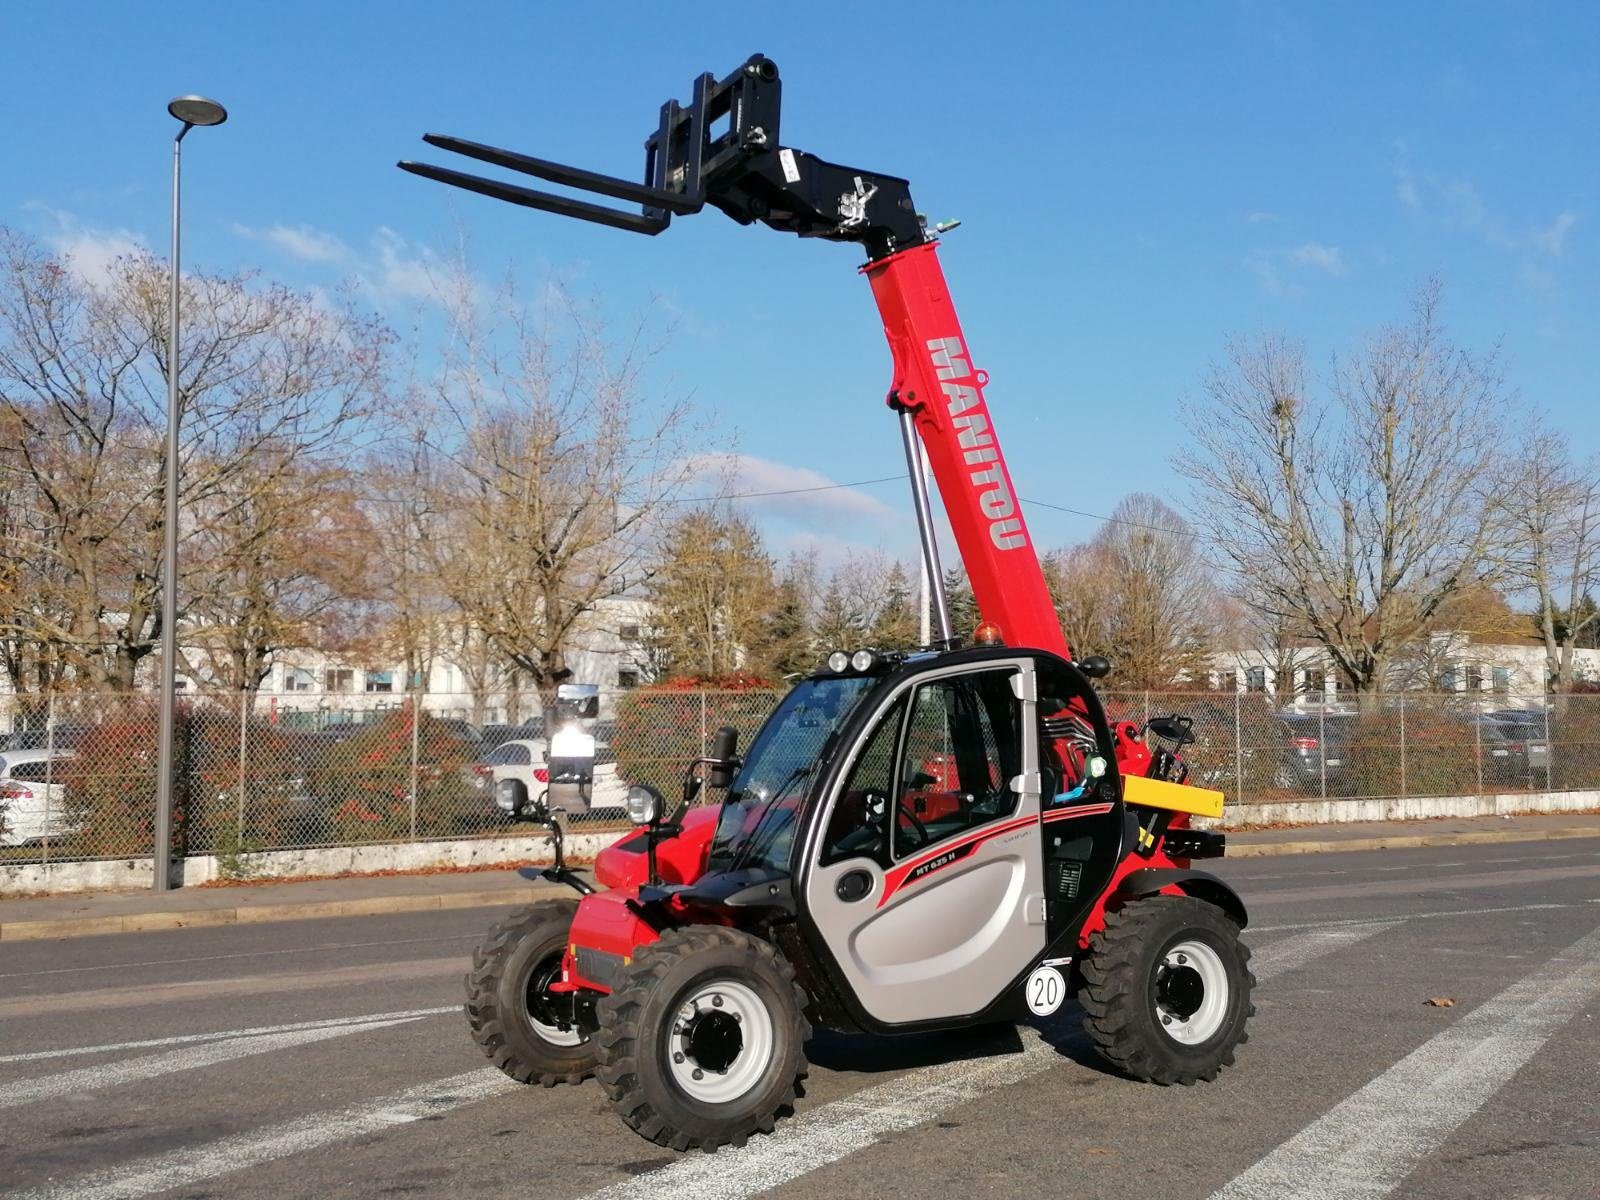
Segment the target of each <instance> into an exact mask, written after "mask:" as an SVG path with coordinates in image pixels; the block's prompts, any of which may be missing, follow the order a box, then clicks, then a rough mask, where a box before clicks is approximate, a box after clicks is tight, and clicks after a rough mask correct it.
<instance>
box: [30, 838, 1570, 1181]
mask: <svg viewBox="0 0 1600 1200" xmlns="http://www.w3.org/2000/svg"><path fill="white" fill-rule="evenodd" d="M1220 870H1221V872H1222V873H1224V874H1225V875H1226V876H1227V877H1228V878H1229V879H1230V880H1231V881H1232V882H1233V883H1234V884H1235V886H1236V887H1238V888H1239V890H1240V891H1241V892H1242V893H1243V895H1244V896H1245V898H1246V900H1247V902H1248V903H1249V904H1250V906H1251V910H1252V918H1253V920H1252V926H1251V929H1250V931H1249V933H1248V939H1249V941H1250V943H1251V945H1252V946H1253V947H1254V949H1255V955H1256V957H1255V968H1256V975H1257V978H1258V981H1259V983H1258V988H1257V995H1256V999H1257V1004H1258V1007H1259V1012H1258V1015H1257V1017H1256V1018H1255V1020H1254V1022H1253V1024H1252V1027H1251V1039H1250V1042H1249V1044H1248V1045H1247V1046H1246V1047H1245V1048H1244V1050H1243V1051H1242V1053H1241V1055H1240V1060H1239V1063H1238V1064H1237V1066H1236V1067H1235V1068H1233V1069H1232V1070H1230V1071H1227V1072H1225V1073H1224V1075H1223V1076H1222V1078H1221V1079H1220V1080H1219V1081H1218V1082H1217V1083H1215V1084H1213V1085H1209V1086H1206V1085H1201V1086H1198V1087H1195V1088H1187V1089H1160V1088H1155V1087H1151V1086H1147V1085H1140V1084H1135V1083H1132V1082H1130V1081H1127V1080H1125V1079H1122V1078H1119V1077H1117V1076H1115V1075H1112V1074H1109V1073H1107V1072H1106V1071H1105V1070H1103V1069H1102V1068H1101V1067H1100V1066H1099V1065H1098V1063H1097V1062H1096V1060H1095V1059H1094V1058H1093V1056H1092V1055H1091V1054H1090V1052H1089V1050H1088V1046H1087V1043H1086V1041H1085V1040H1084V1039H1083V1038H1082V1037H1081V1036H1080V1035H1079V1034H1078V1032H1077V1019H1076V1016H1075V1015H1074V1014H1073V1012H1072V1010H1071V1009H1070V1008H1069V1009H1068V1010H1066V1014H1065V1017H1064V1019H1061V1020H1056V1021H1053V1022H1050V1023H1046V1024H1043V1025H1040V1026H1039V1027H1037V1028H1033V1027H1028V1028H1023V1029H1021V1030H1017V1031H1012V1030H1010V1029H1003V1030H994V1031H985V1032H969V1033H962V1034H944V1035H929V1036H921V1037H915V1038H907V1039H901V1040H873V1039H868V1038H859V1037H841V1036H835V1035H821V1036H819V1037H817V1038H816V1039H815V1040H814V1042H813V1043H812V1045H811V1047H810V1057H811V1059H812V1062H813V1072H812V1076H811V1079H810V1085H809V1089H808V1095H807V1096H806V1097H805V1099H804V1100H802V1102H801V1105H800V1108H799V1110H798V1112H797V1114H796V1116H795V1117H794V1118H793V1119H791V1120H790V1121H788V1122H787V1123H786V1124H783V1125H781V1126H780V1131H779V1133H778V1134H777V1135H776V1136H774V1137H771V1138H766V1139H757V1140H756V1141H754V1142H752V1144H751V1145H750V1146H749V1147H748V1148H746V1149H745V1150H742V1151H729V1150H724V1151H723V1152H721V1153H719V1154H717V1155H715V1156H705V1155H692V1156H687V1157H678V1156H675V1155H673V1154H671V1153H670V1152H668V1151H664V1150H662V1149H660V1148H658V1147H656V1146H654V1145H651V1144H650V1143H647V1142H644V1141H642V1140H640V1139H639V1138H638V1137H637V1136H635V1135H634V1134H633V1133H631V1132H630V1131H629V1130H627V1129H626V1128H625V1127H624V1126H623V1125H622V1124H621V1122H620V1121H618V1120H617V1119H616V1118H615V1117H614V1116H613V1115H612V1114H611V1113H610V1111H609V1109H608V1108H607V1105H606V1103H605V1101H604V1098H603V1097H602V1095H601V1093H600V1091H599V1089H598V1088H597V1087H596V1086H595V1085H594V1084H592V1083H590V1084H585V1085H583V1086H581V1087H578V1088H563V1089H557V1090H552V1091H546V1090H543V1089H537V1088H535V1089H527V1088H523V1087H520V1086H518V1085H516V1084H513V1083H511V1082H510V1081H509V1080H507V1079H505V1078H504V1077H503V1076H500V1075H499V1074H498V1073H496V1072H494V1071H492V1070H490V1069H488V1068H487V1067H486V1066H485V1065H484V1063H483V1060H482V1059H481V1057H480V1056H479V1054H478V1051H477V1049H476V1047H474V1046H473V1045H472V1043H471V1042H470V1041H469V1040H468V1038H467V1035H466V1031H465V1028H464V1022H463V1020H462V1018H461V1016H460V1013H459V1011H458V1004H459V998H460V974H461V971H462V968H463V966H464V963H465V958H466V954H467V951H468V950H469V948H470V946H471V944H472V942H473V940H474V939H475V938H476V936H477V935H478V933H479V932H480V931H481V930H482V928H484V927H486V926H487V925H488V924H489V923H490V922H492V921H493V920H495V919H497V917H498V916H499V915H501V913H502V912H503V911H504V910H494V909H485V910H471V911H458V912H443V913H429V914H411V915H397V916H386V917H367V918H356V919H338V920H322V921H307V922H286V923H283V924H276V925H258V926H239V927H233V928H223V929H213V930H186V931H178V932H172V933H149V934H128V935H117V936H108V937H89V938H81V939H76V940H71V941H61V942H36V943H17V944H9V943H8V944H6V945H5V946H4V947H0V1109H4V1119H3V1120H0V1167H3V1169H0V1189H4V1194H5V1195H7V1196H14V1197H30V1198H34V1197H38V1198H42V1197H66V1196H73V1197H108V1198H109V1197H140V1196H148V1195H157V1194H164V1193H170V1194H172V1195H175V1196H189V1197H199V1196H211V1195H221V1194H226V1195H228V1196H230V1197H255V1196H261V1197H266V1196H299V1195H325V1194H329V1193H334V1192H337V1193H338V1194H340V1195H349V1196H394V1195H468V1194H471V1195H478V1196H486V1197H492V1196H518V1197H606V1198H608V1200H624V1198H629V1197H640V1198H643V1197H647V1196H658V1195H671V1196H683V1197H700V1196H705V1197H742V1196H752V1195H758V1194H766V1193H768V1192H771V1193H773V1194H776V1195H780V1196H786V1197H811V1196H816V1197H823V1196H826V1197H829V1198H830V1200H837V1198H838V1197H857V1196H861V1197H866V1196H883V1195H889V1194H893V1193H899V1192H913V1193H926V1192H933V1193H935V1194H962V1195H971V1196H1018V1195H1035V1196H1064V1195H1071V1196H1083V1197H1099V1196H1104V1197H1117V1198H1119V1200H1125V1198H1126V1197H1128V1196H1130V1195H1132V1196H1146V1197H1195V1198H1199V1200H1204V1198H1206V1197H1212V1196H1219V1197H1228V1198H1230V1200H1232V1198H1245V1197H1262V1198H1265V1197H1282V1196H1326V1197H1360V1196H1382V1195H1389V1194H1393V1195H1398V1196H1408V1197H1438V1198H1441V1200H1442V1198H1445V1197H1450V1198H1460V1197H1477V1196H1484V1197H1488V1196H1494V1197H1497V1198H1503V1197H1593V1196H1600V1120H1597V1118H1596V1115H1595V1114H1596V1103H1595V1100H1594V1064H1595V1063H1596V1062H1600V841H1587V840H1577V841H1565V842H1553V843H1552V842H1535V843H1518V844H1509V845H1490V846H1480V847H1470V848H1464V847H1455V848H1438V849H1426V850H1414V851H1401V852H1387V853H1343V854H1323V855H1314V856H1289V857H1278V858H1260V859H1251V860H1239V861H1235V862H1226V861H1225V862H1224V863H1223V864H1222V865H1221V868H1220ZM1430 999H1431V1000H1435V1001H1439V1002H1441V1003H1439V1004H1436V1005H1431V1004H1429V1003H1428V1001H1429V1000H1430ZM1446 1001H1448V1002H1450V1003H1443V1002H1446Z"/></svg>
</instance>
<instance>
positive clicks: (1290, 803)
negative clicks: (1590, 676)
mask: <svg viewBox="0 0 1600 1200" xmlns="http://www.w3.org/2000/svg"><path fill="white" fill-rule="evenodd" d="M1597 808H1600V791H1582V792H1506V793H1502V794H1499V795H1481V796H1405V797H1394V798H1391V799H1387V800H1378V799H1374V800H1280V801H1276V802H1273V803H1268V804H1240V805H1238V806H1230V807H1229V808H1228V809H1227V811H1226V812H1224V813H1223V815H1222V818H1221V819H1220V820H1214V821H1213V820H1197V821H1196V822H1195V824H1196V825H1205V826H1207V827H1217V828H1225V829H1252V828H1259V827H1261V826H1263V825H1339V824H1344V823H1347V822H1352V821H1427V820H1431V819H1434V818H1437V817H1500V816H1512V815H1514V814H1523V815H1531V814H1537V813H1563V812H1588V811H1591V810H1593V809H1597Z"/></svg>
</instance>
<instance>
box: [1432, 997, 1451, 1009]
mask: <svg viewBox="0 0 1600 1200" xmlns="http://www.w3.org/2000/svg"><path fill="white" fill-rule="evenodd" d="M1427 1003H1428V1007H1429V1008H1454V1007H1455V1006H1456V1002H1455V998H1454V997H1453V996H1429V997H1428V1001H1427Z"/></svg>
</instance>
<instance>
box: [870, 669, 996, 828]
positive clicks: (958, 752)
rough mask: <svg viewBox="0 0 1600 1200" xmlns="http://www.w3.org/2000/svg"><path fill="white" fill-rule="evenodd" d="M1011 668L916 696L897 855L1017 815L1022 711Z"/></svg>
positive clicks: (903, 765)
mask: <svg viewBox="0 0 1600 1200" xmlns="http://www.w3.org/2000/svg"><path fill="white" fill-rule="evenodd" d="M1015 674H1016V672H1015V671H1014V670H1011V669H1009V668H1008V669H1004V670H997V671H982V672H978V673H975V674H971V675H958V676H953V677H951V678H948V679H939V680H935V681H933V682H931V683H925V684H923V685H921V686H920V687H918V688H917V689H916V692H915V693H914V694H913V696H912V700H911V709H910V716H909V719H908V721H907V722H906V736H905V742H904V749H903V752H902V757H901V762H900V777H899V783H898V808H897V810H896V811H895V812H894V813H893V814H892V816H893V828H894V855H895V857H896V858H904V857H906V856H907V855H910V854H916V853H919V852H921V851H922V850H923V849H924V848H926V847H928V846H932V845H935V844H937V843H938V842H941V841H944V840H946V839H948V838H951V837H955V836H956V835H958V834H961V833H965V832H967V831H968V830H970V829H975V828H977V827H978V826H980V825H983V824H986V823H988V822H989V821H993V820H998V819H999V818H1001V817H1008V816H1010V815H1011V814H1012V813H1013V812H1015V811H1016V808H1017V803H1018V800H1019V797H1018V795H1017V793H1016V792H1015V791H1013V790H1012V788H1011V780H1012V779H1013V778H1015V777H1016V776H1017V775H1018V774H1020V773H1021V770H1022V730H1021V721H1020V715H1021V706H1020V704H1019V702H1018V701H1017V699H1016V697H1015V696H1014V695H1013V694H1012V692H1011V678H1012V676H1013V675H1015Z"/></svg>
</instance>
